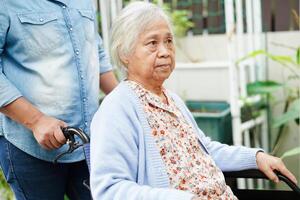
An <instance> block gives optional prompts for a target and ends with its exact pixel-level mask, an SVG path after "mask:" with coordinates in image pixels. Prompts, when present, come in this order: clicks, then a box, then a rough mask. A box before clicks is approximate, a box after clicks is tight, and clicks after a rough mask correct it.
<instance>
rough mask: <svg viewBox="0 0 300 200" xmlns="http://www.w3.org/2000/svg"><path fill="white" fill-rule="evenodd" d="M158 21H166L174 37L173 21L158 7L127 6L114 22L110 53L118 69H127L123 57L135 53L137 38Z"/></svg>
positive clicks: (140, 3)
mask: <svg viewBox="0 0 300 200" xmlns="http://www.w3.org/2000/svg"><path fill="white" fill-rule="evenodd" d="M157 20H165V21H166V23H167V24H168V26H169V28H170V31H171V33H172V35H173V31H172V26H171V20H170V19H169V17H168V15H167V14H166V13H165V12H164V11H163V10H162V9H161V8H160V7H158V6H157V5H155V4H152V3H146V2H133V3H130V4H129V5H128V6H126V7H125V8H124V9H123V10H122V11H121V13H120V14H119V15H118V16H117V18H116V19H115V20H114V22H113V25H112V29H111V37H110V53H111V58H112V62H113V63H114V64H115V65H117V66H118V67H121V66H123V67H125V68H126V64H125V63H123V62H122V59H121V57H122V56H128V55H130V53H132V52H133V50H134V48H135V45H136V41H137V38H138V37H139V35H140V34H141V33H143V32H144V31H145V29H146V28H147V26H149V25H150V24H151V23H153V22H155V21H157Z"/></svg>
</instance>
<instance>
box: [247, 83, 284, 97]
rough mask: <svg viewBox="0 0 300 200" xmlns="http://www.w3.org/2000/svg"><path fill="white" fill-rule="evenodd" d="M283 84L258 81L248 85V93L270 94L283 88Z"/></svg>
mask: <svg viewBox="0 0 300 200" xmlns="http://www.w3.org/2000/svg"><path fill="white" fill-rule="evenodd" d="M282 86H283V85H282V84H281V83H278V82H275V81H256V82H253V83H249V84H247V92H248V94H250V95H253V94H270V93H273V92H275V91H277V90H279V89H281V88H282Z"/></svg>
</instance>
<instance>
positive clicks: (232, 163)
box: [172, 93, 263, 171]
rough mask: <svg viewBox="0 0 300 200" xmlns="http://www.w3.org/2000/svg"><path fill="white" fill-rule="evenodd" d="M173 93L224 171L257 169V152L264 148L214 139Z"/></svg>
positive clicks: (202, 142)
mask: <svg viewBox="0 0 300 200" xmlns="http://www.w3.org/2000/svg"><path fill="white" fill-rule="evenodd" d="M172 95H173V98H174V99H175V101H176V103H177V104H178V105H179V107H180V109H181V111H182V112H183V113H184V115H185V116H186V118H187V119H188V120H189V121H190V122H191V123H192V124H193V126H194V127H195V131H196V132H197V133H198V134H199V142H200V143H201V144H202V146H203V148H205V150H207V151H208V153H209V154H210V155H211V156H212V158H213V160H214V161H215V163H216V164H217V166H218V167H219V168H220V169H221V170H222V171H238V170H244V169H257V163H256V153H257V152H258V151H263V150H262V149H259V148H248V147H244V146H229V145H227V144H222V143H220V142H217V141H212V140H211V139H210V138H209V137H207V136H206V135H205V133H203V132H202V131H201V129H200V128H199V127H198V125H197V123H196V121H195V120H194V117H193V116H192V114H191V112H190V111H189V110H188V108H187V107H186V106H185V103H184V102H183V101H182V100H181V99H180V98H179V97H178V96H177V95H176V94H174V93H173V94H172Z"/></svg>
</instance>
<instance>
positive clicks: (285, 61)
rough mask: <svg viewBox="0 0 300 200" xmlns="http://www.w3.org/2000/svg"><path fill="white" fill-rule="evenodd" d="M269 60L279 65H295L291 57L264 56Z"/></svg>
mask: <svg viewBox="0 0 300 200" xmlns="http://www.w3.org/2000/svg"><path fill="white" fill-rule="evenodd" d="M266 55H267V56H268V57H269V58H270V59H272V60H274V61H276V62H278V63H280V64H283V65H285V64H288V63H289V64H293V65H295V64H296V63H295V61H294V60H293V58H292V57H291V56H275V55H272V54H266Z"/></svg>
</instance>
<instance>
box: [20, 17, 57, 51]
mask: <svg viewBox="0 0 300 200" xmlns="http://www.w3.org/2000/svg"><path fill="white" fill-rule="evenodd" d="M18 18H19V20H20V22H21V28H22V31H23V36H22V38H23V43H24V45H25V47H26V50H29V52H28V53H29V54H34V55H42V54H45V53H48V52H50V51H52V50H54V49H56V48H57V47H59V46H60V45H61V44H63V36H62V33H61V32H60V29H59V23H58V16H57V15H56V14H55V13H26V14H18Z"/></svg>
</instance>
